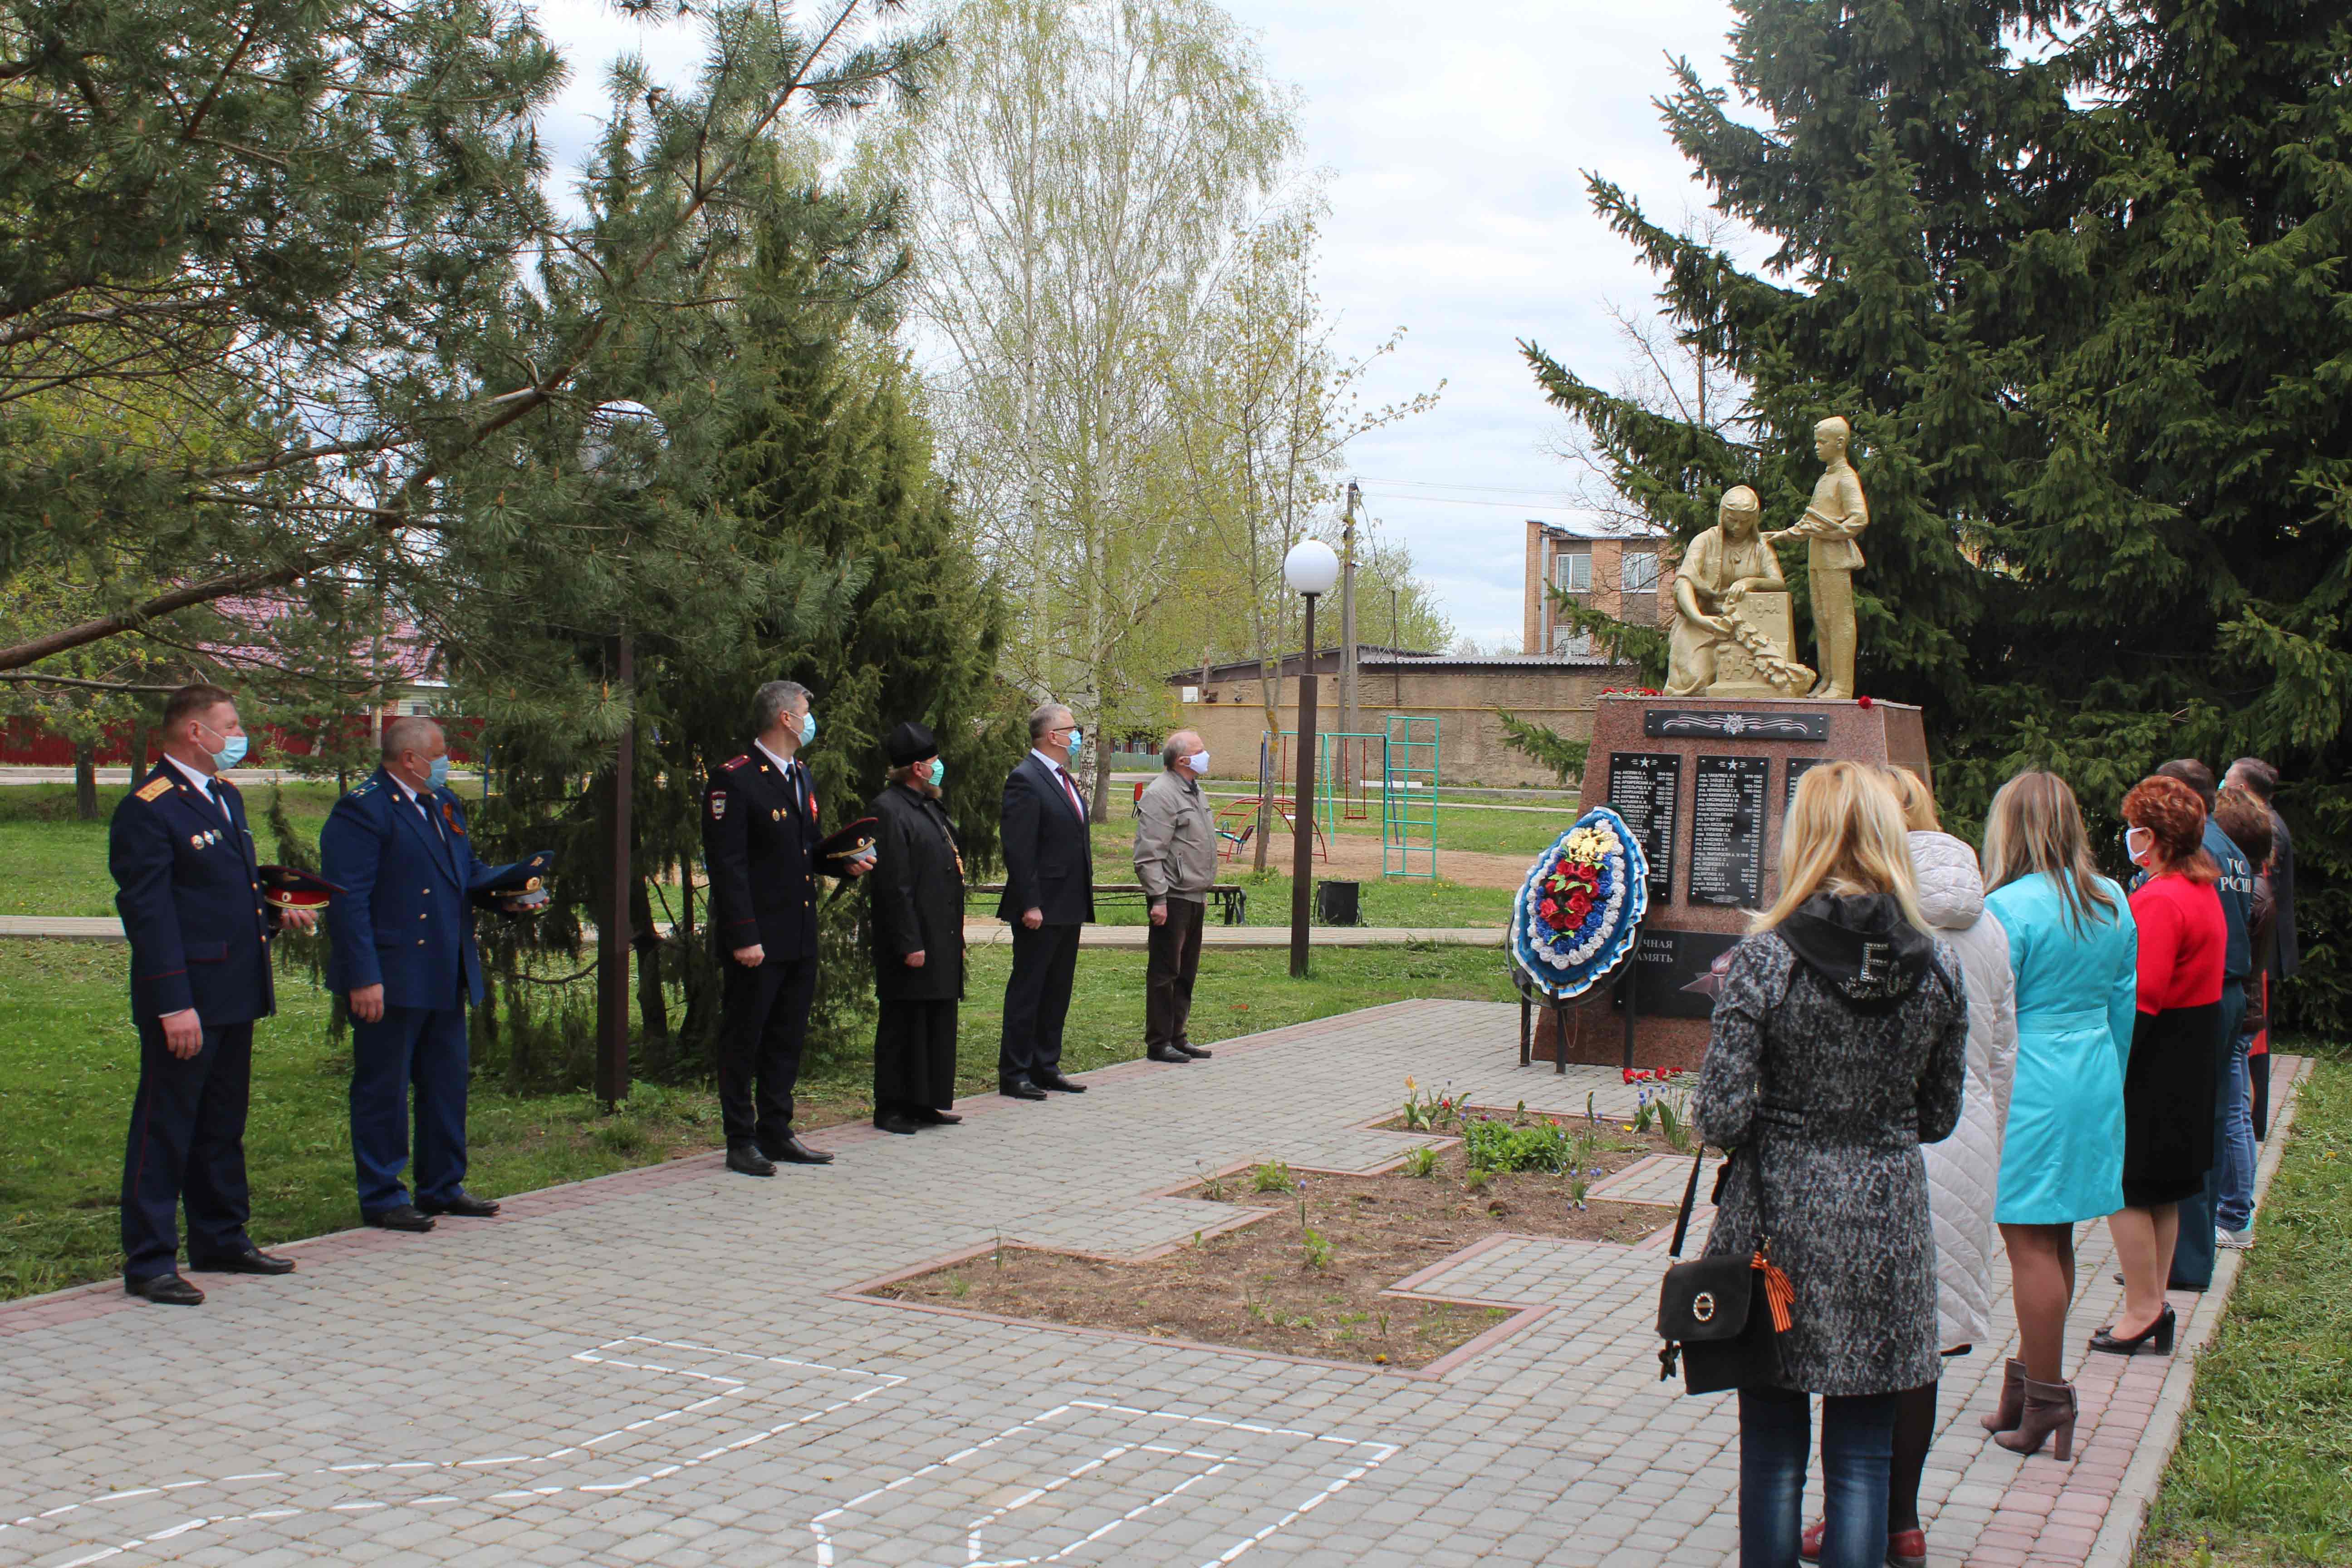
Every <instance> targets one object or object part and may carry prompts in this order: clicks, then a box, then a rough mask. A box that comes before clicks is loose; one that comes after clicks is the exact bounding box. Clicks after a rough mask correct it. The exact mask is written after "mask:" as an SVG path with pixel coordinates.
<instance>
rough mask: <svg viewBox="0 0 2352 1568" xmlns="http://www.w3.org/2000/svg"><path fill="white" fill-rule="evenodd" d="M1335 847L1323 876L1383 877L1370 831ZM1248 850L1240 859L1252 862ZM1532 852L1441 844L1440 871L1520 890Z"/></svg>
mask: <svg viewBox="0 0 2352 1568" xmlns="http://www.w3.org/2000/svg"><path fill="white" fill-rule="evenodd" d="M1327 842H1328V843H1329V845H1330V846H1331V859H1330V863H1329V865H1328V868H1327V867H1326V866H1325V864H1324V863H1323V862H1322V861H1319V860H1318V861H1317V862H1316V871H1317V874H1318V875H1319V876H1326V877H1336V878H1339V879H1342V880H1345V879H1351V878H1352V879H1355V880H1357V881H1360V882H1376V881H1378V880H1380V876H1381V841H1380V838H1379V837H1378V836H1377V835H1374V834H1370V833H1335V834H1332V835H1331V836H1330V837H1329V838H1328V840H1327ZM1280 848H1281V852H1282V864H1283V865H1284V866H1287V865H1289V863H1290V858H1289V857H1290V840H1289V837H1288V836H1287V835H1285V836H1284V837H1283V838H1282V841H1281V844H1280ZM1247 857H1248V851H1247V850H1246V849H1244V851H1243V852H1242V855H1241V856H1240V857H1237V858H1238V859H1239V860H1240V861H1241V863H1242V864H1244V865H1247V864H1248V859H1247ZM1535 859H1536V858H1535V857H1534V856H1532V855H1528V856H1518V855H1485V854H1480V853H1478V852H1476V851H1475V850H1469V849H1448V848H1447V847H1445V846H1444V844H1443V843H1441V844H1439V845H1438V847H1437V874H1438V876H1440V877H1441V878H1443V879H1445V880H1446V881H1449V882H1452V883H1454V884H1455V885H1456V886H1458V887H1464V888H1511V889H1516V888H1517V887H1518V885H1519V884H1520V883H1521V882H1524V881H1526V880H1527V879H1528V867H1530V866H1532V865H1534V864H1535Z"/></svg>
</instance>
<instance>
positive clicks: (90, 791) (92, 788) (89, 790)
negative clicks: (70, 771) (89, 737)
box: [73, 741, 137, 822]
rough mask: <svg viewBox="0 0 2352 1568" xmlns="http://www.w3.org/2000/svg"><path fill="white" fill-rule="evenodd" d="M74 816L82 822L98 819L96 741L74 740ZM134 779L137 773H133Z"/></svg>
mask: <svg viewBox="0 0 2352 1568" xmlns="http://www.w3.org/2000/svg"><path fill="white" fill-rule="evenodd" d="M73 752H74V817H75V819H76V820H77V821H80V822H96V821H97V820H98V743H97V742H94V741H76V742H74V749H73ZM132 777H133V779H134V780H135V779H136V778H137V774H135V773H134V774H133V775H132Z"/></svg>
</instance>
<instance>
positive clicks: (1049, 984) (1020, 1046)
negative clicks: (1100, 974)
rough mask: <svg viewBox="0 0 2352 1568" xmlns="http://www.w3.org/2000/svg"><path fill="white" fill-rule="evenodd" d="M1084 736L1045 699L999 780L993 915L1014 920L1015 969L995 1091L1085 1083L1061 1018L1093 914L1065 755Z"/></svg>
mask: <svg viewBox="0 0 2352 1568" xmlns="http://www.w3.org/2000/svg"><path fill="white" fill-rule="evenodd" d="M1085 739H1086V737H1085V735H1084V734H1083V733H1082V732H1081V731H1080V730H1079V729H1078V725H1077V721H1076V719H1075V718H1073V717H1072V716H1071V713H1070V710H1068V709H1066V708H1065V707H1063V706H1062V705H1061V704H1060V703H1058V702H1048V703H1046V704H1045V706H1043V707H1041V708H1039V709H1038V710H1036V711H1035V712H1034V713H1032V714H1030V715H1029V754H1028V756H1026V757H1025V758H1024V759H1023V760H1022V763H1021V765H1020V766H1019V767H1017V768H1014V769H1013V774H1012V776H1011V777H1010V778H1007V779H1006V780H1005V781H1004V803H1003V807H1002V808H1001V812H1000V816H999V819H998V821H999V831H1000V833H1001V834H1002V836H1003V846H1004V897H1003V899H1001V900H998V902H997V906H996V915H997V918H998V919H999V920H1003V921H1011V922H1012V925H1013V973H1012V974H1011V976H1010V977H1008V978H1007V979H1006V981H1005V982H1004V1036H1003V1043H1002V1044H1001V1045H1000V1046H999V1047H997V1055H996V1089H997V1092H998V1093H1000V1094H1005V1095H1010V1096H1011V1097H1012V1098H1013V1099H1014V1100H1043V1099H1045V1090H1046V1089H1055V1090H1057V1091H1059V1092H1061V1093H1063V1094H1084V1093H1085V1092H1086V1091H1087V1090H1086V1085H1084V1084H1082V1083H1073V1082H1072V1081H1071V1080H1070V1079H1066V1078H1064V1077H1063V1076H1062V1024H1063V1021H1064V1020H1065V1019H1066V1018H1067V1017H1068V1016H1069V1011H1070V983H1071V981H1072V980H1074V979H1075V978H1076V975H1077V970H1078V931H1079V928H1080V927H1082V926H1083V925H1085V923H1086V922H1087V921H1090V920H1093V919H1094V918H1095V862H1094V845H1093V842H1092V840H1091V839H1090V838H1089V837H1088V834H1087V803H1086V797H1085V796H1083V795H1080V794H1079V793H1078V786H1077V781H1076V780H1075V779H1073V778H1071V777H1070V758H1071V757H1072V756H1073V755H1075V754H1076V752H1077V749H1078V747H1079V746H1080V745H1082V744H1084V743H1085Z"/></svg>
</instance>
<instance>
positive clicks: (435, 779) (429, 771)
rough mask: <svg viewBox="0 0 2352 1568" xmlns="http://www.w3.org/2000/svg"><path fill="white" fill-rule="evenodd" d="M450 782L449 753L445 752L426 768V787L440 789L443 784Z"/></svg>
mask: <svg viewBox="0 0 2352 1568" xmlns="http://www.w3.org/2000/svg"><path fill="white" fill-rule="evenodd" d="M448 782H449V753H448V752H442V753H441V754H440V755H439V756H437V757H436V758H434V759H433V762H432V763H431V765H430V766H428V767H426V769H425V788H426V789H439V788H440V787H441V786H442V785H443V784H447V783H448Z"/></svg>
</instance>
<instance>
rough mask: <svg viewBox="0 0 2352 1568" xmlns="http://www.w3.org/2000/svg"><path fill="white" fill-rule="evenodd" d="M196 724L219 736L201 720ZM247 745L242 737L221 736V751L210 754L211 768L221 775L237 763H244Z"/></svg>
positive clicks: (216, 731)
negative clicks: (217, 770) (218, 771)
mask: <svg viewBox="0 0 2352 1568" xmlns="http://www.w3.org/2000/svg"><path fill="white" fill-rule="evenodd" d="M197 724H198V726H199V727H200V728H202V729H206V730H212V732H213V733H214V734H215V735H220V731H218V730H213V727H212V726H211V725H210V724H206V723H205V722H204V721H202V720H198V721H197ZM248 743H249V742H247V740H246V738H245V737H244V736H243V735H221V749H220V750H219V751H217V752H213V753H212V759H213V766H214V767H215V768H217V769H219V770H220V771H221V772H223V773H226V772H227V771H228V770H229V769H231V768H233V767H235V766H236V764H237V763H241V762H243V761H245V752H246V747H247V744H248Z"/></svg>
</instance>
